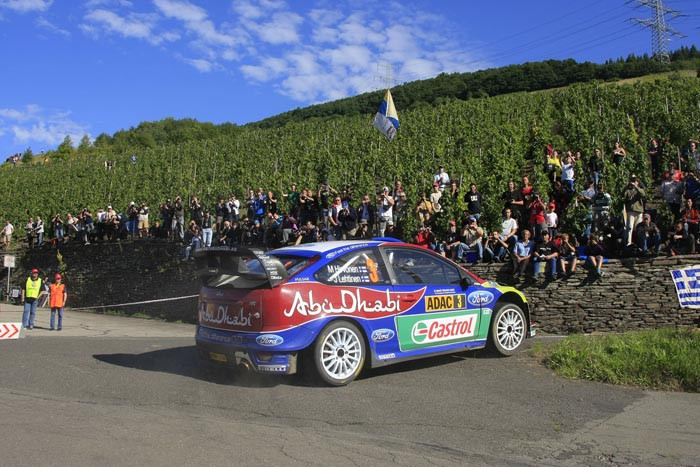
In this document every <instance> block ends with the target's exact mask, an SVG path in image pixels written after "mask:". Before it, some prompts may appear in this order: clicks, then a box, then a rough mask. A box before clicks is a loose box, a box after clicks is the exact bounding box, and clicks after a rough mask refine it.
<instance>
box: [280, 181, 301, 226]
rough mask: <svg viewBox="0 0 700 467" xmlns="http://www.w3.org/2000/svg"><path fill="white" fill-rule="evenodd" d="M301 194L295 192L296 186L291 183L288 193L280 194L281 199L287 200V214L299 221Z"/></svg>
mask: <svg viewBox="0 0 700 467" xmlns="http://www.w3.org/2000/svg"><path fill="white" fill-rule="evenodd" d="M300 196H301V194H300V193H299V191H298V190H297V186H296V184H294V183H292V184H291V186H290V188H289V191H288V192H287V193H282V197H283V198H287V203H288V207H289V214H290V215H291V216H292V217H294V218H296V219H299V216H300V212H299V207H300V205H299V197H300Z"/></svg>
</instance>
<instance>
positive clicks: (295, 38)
mask: <svg viewBox="0 0 700 467" xmlns="http://www.w3.org/2000/svg"><path fill="white" fill-rule="evenodd" d="M303 21H304V18H302V17H301V16H299V15H298V14H296V13H292V12H279V13H275V14H273V15H272V19H271V21H267V22H261V23H255V22H253V21H248V22H246V23H244V24H245V26H246V27H247V28H248V29H250V30H251V31H254V32H255V33H256V34H257V36H258V38H260V40H262V41H264V42H267V43H268V44H296V43H298V42H299V41H300V37H299V32H298V31H297V27H298V26H299V25H300V24H301V23H302V22H303Z"/></svg>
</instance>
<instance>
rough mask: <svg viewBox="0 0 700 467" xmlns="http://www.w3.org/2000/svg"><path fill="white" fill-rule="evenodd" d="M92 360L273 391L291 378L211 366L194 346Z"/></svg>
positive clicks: (106, 355)
mask: <svg viewBox="0 0 700 467" xmlns="http://www.w3.org/2000/svg"><path fill="white" fill-rule="evenodd" d="M93 358H94V359H96V360H98V361H100V362H104V363H109V364H110V365H117V366H121V367H124V368H133V369H136V370H144V371H156V372H160V373H170V374H174V375H179V376H185V377H188V378H194V379H198V380H202V381H207V382H210V383H215V384H222V385H227V386H242V387H273V386H277V385H278V384H285V383H286V384H289V381H287V380H288V378H289V377H279V376H278V377H274V376H271V375H264V374H258V373H252V372H241V371H238V370H237V369H235V368H231V367H226V366H219V365H214V364H211V363H208V362H206V361H204V360H201V359H200V358H199V356H198V353H197V348H196V347H195V346H194V345H188V346H185V347H173V348H170V349H162V350H154V351H151V352H144V353H138V354H128V353H115V354H95V355H93Z"/></svg>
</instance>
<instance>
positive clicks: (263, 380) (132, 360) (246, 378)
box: [93, 345, 499, 387]
mask: <svg viewBox="0 0 700 467" xmlns="http://www.w3.org/2000/svg"><path fill="white" fill-rule="evenodd" d="M93 358H95V359H96V360H98V361H100V362H104V363H109V364H110V365H117V366H121V367H124V368H132V369H136V370H143V371H156V372H160V373H170V374H174V375H179V376H185V377H188V378H194V379H198V380H201V381H207V382H210V383H214V384H222V385H228V386H240V387H274V386H277V385H280V384H283V385H289V386H318V385H319V383H318V381H317V379H316V378H315V377H313V372H304V371H301V372H300V374H297V375H291V376H285V375H266V374H260V373H255V372H253V371H248V372H245V371H240V370H238V369H236V368H232V367H228V366H223V365H217V364H214V363H212V362H209V361H207V360H202V359H200V358H199V354H198V352H197V348H196V346H194V345H189V346H184V347H173V348H169V349H161V350H153V351H150V352H143V353H138V354H128V353H115V354H95V355H93ZM476 358H499V356H498V355H496V354H495V353H492V352H489V351H487V350H478V351H474V350H471V351H466V352H462V353H455V354H447V355H440V356H435V357H428V358H423V359H420V360H412V361H408V362H402V363H396V364H393V365H388V366H385V367H380V368H373V369H372V368H368V369H366V370H365V371H363V372H362V374H361V375H360V377H359V378H358V379H367V378H374V377H379V376H382V375H387V374H391V373H403V372H406V371H414V370H421V369H425V368H431V367H436V366H442V365H448V364H450V363H454V362H458V361H461V360H465V359H476ZM303 365H304V362H303V360H302V361H300V367H302V366H303Z"/></svg>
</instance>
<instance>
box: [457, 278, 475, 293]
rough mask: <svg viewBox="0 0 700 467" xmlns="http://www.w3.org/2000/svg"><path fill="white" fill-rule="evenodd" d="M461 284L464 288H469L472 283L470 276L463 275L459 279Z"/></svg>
mask: <svg viewBox="0 0 700 467" xmlns="http://www.w3.org/2000/svg"><path fill="white" fill-rule="evenodd" d="M459 285H461V286H462V290H467V289H468V288H469V286H470V285H472V284H471V281H470V280H469V278H468V277H466V276H465V277H462V279H461V280H460V281H459Z"/></svg>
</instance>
